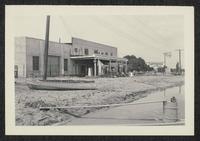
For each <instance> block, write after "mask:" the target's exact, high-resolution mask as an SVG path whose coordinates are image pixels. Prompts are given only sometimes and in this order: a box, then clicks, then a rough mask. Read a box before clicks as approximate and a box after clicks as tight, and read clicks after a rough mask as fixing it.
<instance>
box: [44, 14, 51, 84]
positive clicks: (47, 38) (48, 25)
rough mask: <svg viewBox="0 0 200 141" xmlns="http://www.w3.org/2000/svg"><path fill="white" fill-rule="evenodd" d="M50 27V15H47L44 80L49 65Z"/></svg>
mask: <svg viewBox="0 0 200 141" xmlns="http://www.w3.org/2000/svg"><path fill="white" fill-rule="evenodd" d="M49 27H50V16H49V15H48V16H47V20H46V35H45V49H44V75H43V80H46V79H47V67H48V48H49Z"/></svg>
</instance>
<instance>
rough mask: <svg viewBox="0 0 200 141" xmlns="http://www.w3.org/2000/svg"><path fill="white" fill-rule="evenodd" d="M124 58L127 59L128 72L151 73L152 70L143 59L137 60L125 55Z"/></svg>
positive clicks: (134, 57)
mask: <svg viewBox="0 0 200 141" xmlns="http://www.w3.org/2000/svg"><path fill="white" fill-rule="evenodd" d="M124 58H126V59H128V64H127V65H128V71H134V70H135V71H151V70H153V68H151V67H149V66H148V65H147V64H146V63H145V61H144V59H142V58H141V57H139V58H137V57H136V56H134V55H126V56H124Z"/></svg>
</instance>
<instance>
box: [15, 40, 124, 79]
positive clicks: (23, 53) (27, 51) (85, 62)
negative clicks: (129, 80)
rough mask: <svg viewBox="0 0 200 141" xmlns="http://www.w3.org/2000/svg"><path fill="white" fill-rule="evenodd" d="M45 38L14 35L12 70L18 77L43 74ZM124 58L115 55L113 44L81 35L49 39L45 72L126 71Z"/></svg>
mask: <svg viewBox="0 0 200 141" xmlns="http://www.w3.org/2000/svg"><path fill="white" fill-rule="evenodd" d="M44 48H45V41H44V40H42V39H36V38H30V37H16V38H15V73H16V75H17V76H18V77H33V76H42V75H43V74H44ZM126 73H127V59H125V58H118V57H117V48H116V47H111V46H108V45H104V44H99V43H95V42H91V41H86V40H83V39H78V38H72V43H59V42H52V41H50V42H49V50H48V66H47V75H48V76H67V75H68V76H83V77H84V76H104V75H110V74H126Z"/></svg>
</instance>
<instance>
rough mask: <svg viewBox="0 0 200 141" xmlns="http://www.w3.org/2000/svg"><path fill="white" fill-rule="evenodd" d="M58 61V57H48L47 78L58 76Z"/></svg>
mask: <svg viewBox="0 0 200 141" xmlns="http://www.w3.org/2000/svg"><path fill="white" fill-rule="evenodd" d="M59 59H60V58H59V57H58V56H48V66H47V76H59V72H60V71H59V68H60V61H59Z"/></svg>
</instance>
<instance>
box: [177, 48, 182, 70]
mask: <svg viewBox="0 0 200 141" xmlns="http://www.w3.org/2000/svg"><path fill="white" fill-rule="evenodd" d="M176 51H178V54H179V55H178V56H179V74H181V73H182V71H181V51H183V49H177V50H176Z"/></svg>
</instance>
